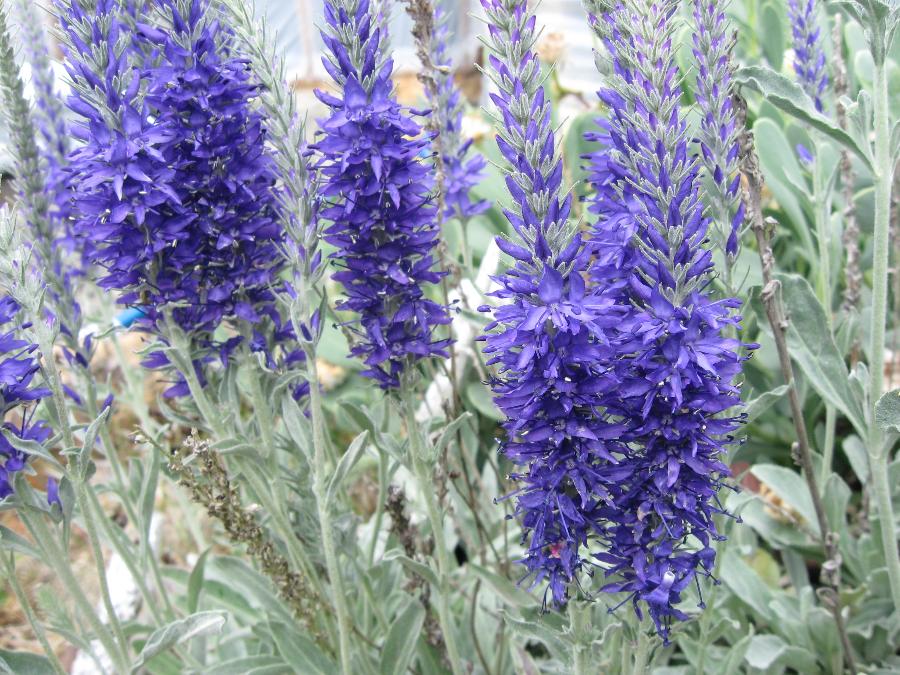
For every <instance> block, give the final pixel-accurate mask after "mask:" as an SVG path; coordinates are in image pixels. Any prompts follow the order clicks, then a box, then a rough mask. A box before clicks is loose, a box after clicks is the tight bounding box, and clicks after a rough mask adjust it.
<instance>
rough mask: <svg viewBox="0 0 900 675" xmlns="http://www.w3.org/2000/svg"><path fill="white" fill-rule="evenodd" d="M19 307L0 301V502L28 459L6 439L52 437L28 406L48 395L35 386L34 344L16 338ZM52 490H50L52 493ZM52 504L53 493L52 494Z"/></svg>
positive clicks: (10, 490)
mask: <svg viewBox="0 0 900 675" xmlns="http://www.w3.org/2000/svg"><path fill="white" fill-rule="evenodd" d="M18 312H19V306H18V305H17V304H16V302H15V301H14V300H13V299H12V298H10V297H9V296H4V297H2V298H0V404H2V411H0V412H2V415H3V422H2V424H3V433H2V434H0V499H3V498H5V497H8V496H9V495H11V494H12V493H13V486H12V482H13V475H14V474H15V473H17V472H19V471H21V470H22V469H24V468H25V464H26V462H27V461H28V456H27V455H26V454H25V453H24V452H22V451H21V450H18V449H16V448H15V447H14V446H13V444H12V443H10V441H9V438H8V437H9V436H15V437H16V438H19V439H22V440H24V441H35V442H37V443H43V442H44V441H46V440H47V439H48V438H49V437H50V434H51V431H50V427H48V426H47V425H46V424H45V423H44V422H42V421H35V420H34V419H33V410H29V409H28V406H29V405H30V404H32V403H34V402H35V401H39V400H40V399H42V398H45V397H47V396H49V395H50V391H49V390H47V389H45V388H43V387H38V386H36V385H35V383H34V376H35V374H36V373H37V372H38V371H39V370H40V364H39V363H38V358H37V355H36V354H35V352H36V350H37V345H33V344H30V343H28V342H27V341H26V340H21V339H19V338H18V337H17V336H16V333H17V329H19V328H21V326H18V325H17V324H16V316H17V314H18ZM52 489H53V488H51V491H52ZM51 501H52V494H51Z"/></svg>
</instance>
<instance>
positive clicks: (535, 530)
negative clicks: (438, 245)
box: [482, 0, 627, 604]
mask: <svg viewBox="0 0 900 675" xmlns="http://www.w3.org/2000/svg"><path fill="white" fill-rule="evenodd" d="M482 6H483V7H484V9H485V12H486V14H487V18H488V24H489V31H490V40H489V42H488V45H489V47H490V48H491V51H492V52H493V53H492V55H491V57H490V67H491V69H492V71H493V73H492V75H493V77H494V79H495V81H496V82H497V83H498V92H497V93H496V94H493V95H492V98H493V101H494V103H495V104H496V106H497V108H498V110H499V113H500V116H501V118H502V119H503V121H504V126H503V127H502V128H501V129H500V130H499V133H498V137H497V142H498V145H499V147H500V151H501V152H502V154H503V157H504V158H505V159H506V161H507V163H508V166H507V173H508V175H507V178H506V184H507V186H508V188H509V190H510V194H511V195H512V198H513V203H514V204H513V206H511V207H510V209H508V210H507V211H506V215H507V218H508V219H509V222H510V223H511V224H512V226H513V228H514V229H515V231H516V233H517V240H518V241H516V242H514V241H512V240H507V239H503V238H500V239H498V240H497V243H498V245H499V246H500V248H501V249H502V250H503V251H504V252H506V253H507V254H508V255H509V256H511V257H512V258H513V260H514V265H513V267H512V268H510V269H508V270H507V271H506V272H505V273H504V274H502V275H500V276H499V277H497V278H496V281H497V283H498V284H499V285H500V290H498V291H496V292H495V293H493V295H494V297H496V298H497V300H498V306H497V307H495V308H490V307H484V308H482V309H483V311H493V322H492V323H491V324H489V325H488V327H487V329H486V330H487V333H486V335H485V336H484V337H483V338H482V340H484V341H485V343H486V346H485V349H484V351H485V353H487V354H489V355H491V358H490V361H489V364H491V365H495V366H497V374H496V376H495V377H494V378H493V379H492V381H491V382H490V384H491V387H492V389H493V391H494V395H495V401H496V403H497V405H498V406H499V408H500V410H501V411H502V412H503V413H504V415H505V416H506V422H505V424H504V428H505V429H506V439H505V440H504V441H503V443H502V451H503V452H504V453H505V454H506V456H507V457H508V458H509V459H510V460H511V461H513V462H514V463H515V464H516V465H517V466H518V467H520V472H519V473H516V474H514V475H513V476H512V477H513V478H514V479H515V480H517V481H518V482H519V483H520V488H519V489H518V490H517V492H516V493H514V495H515V496H516V497H517V501H516V513H517V515H518V516H519V517H521V519H522V523H523V526H524V529H525V533H524V541H523V543H525V544H526V546H527V549H526V554H525V558H524V560H522V561H521V562H522V563H523V564H524V566H525V567H526V569H527V570H528V575H529V576H532V577H533V580H534V584H538V583H541V582H545V581H546V582H547V584H548V586H547V588H548V589H549V591H550V593H551V595H552V599H553V601H554V602H555V603H557V604H559V603H563V602H565V601H566V599H567V598H568V593H569V590H568V586H569V585H570V583H571V582H573V581H576V580H577V578H578V575H579V572H580V571H581V570H582V569H583V568H585V567H588V568H590V567H591V566H592V565H593V564H594V563H593V562H592V560H591V557H590V552H589V551H588V552H587V554H586V553H585V547H586V546H587V545H588V538H589V537H591V536H592V535H594V533H595V532H596V531H597V528H598V526H599V524H600V523H601V522H603V521H604V520H605V519H606V518H608V517H610V516H611V515H612V514H611V513H610V510H609V508H608V506H607V504H609V503H610V502H611V500H612V499H613V495H612V494H611V493H610V490H611V489H613V490H614V489H615V487H614V486H615V484H616V483H617V482H618V481H619V480H622V479H624V478H626V477H627V472H626V473H623V472H622V469H621V468H620V467H619V466H618V464H617V461H618V460H617V456H619V455H621V454H622V453H623V452H624V451H625V448H624V447H623V446H622V444H621V443H620V442H619V441H618V440H617V439H618V437H619V436H620V434H621V433H622V431H623V428H622V427H621V426H620V425H619V424H616V423H612V422H609V421H607V420H606V419H604V418H603V417H602V416H601V415H600V414H598V409H599V407H600V406H602V405H603V401H604V399H605V397H607V396H609V394H610V392H611V391H612V390H613V389H614V388H615V387H616V385H617V382H616V380H615V378H614V376H613V375H612V373H611V371H610V370H609V364H610V361H611V358H612V357H614V356H615V350H614V349H613V348H612V347H611V345H610V342H609V339H608V335H607V333H608V332H612V330H613V327H615V326H616V325H617V324H618V323H619V320H620V318H621V313H620V312H617V311H616V307H615V306H614V304H613V301H612V300H611V299H610V298H607V297H606V296H604V295H603V294H602V293H600V292H595V291H592V290H591V289H588V288H586V285H585V280H584V276H585V275H586V273H587V270H588V267H589V265H590V263H591V257H592V248H591V247H589V246H585V245H584V242H583V241H582V239H581V235H580V234H579V233H578V232H577V230H576V229H575V228H573V227H572V226H571V224H570V223H569V215H570V209H571V196H570V195H567V196H566V197H564V198H562V197H561V183H562V164H561V161H560V159H559V157H558V156H556V154H555V150H556V146H555V137H554V133H553V126H552V121H551V110H550V102H549V101H548V100H547V99H546V98H545V93H544V89H543V87H542V86H541V78H540V63H539V62H538V58H537V55H536V54H535V53H534V52H533V51H530V50H531V49H532V47H533V44H534V40H535V34H536V33H535V17H534V14H533V13H532V12H531V11H530V10H528V9H527V7H526V4H525V3H522V2H518V1H516V0H482Z"/></svg>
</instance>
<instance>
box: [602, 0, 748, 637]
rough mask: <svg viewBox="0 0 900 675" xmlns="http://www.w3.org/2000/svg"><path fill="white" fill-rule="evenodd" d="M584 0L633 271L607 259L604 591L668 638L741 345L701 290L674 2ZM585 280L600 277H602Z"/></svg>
mask: <svg viewBox="0 0 900 675" xmlns="http://www.w3.org/2000/svg"><path fill="white" fill-rule="evenodd" d="M585 4H586V6H587V8H588V13H589V17H590V24H591V26H592V28H593V29H594V31H595V33H596V34H597V36H598V37H599V38H600V39H601V40H602V42H603V43H604V45H605V47H606V49H607V51H608V52H609V55H610V58H611V59H612V63H613V68H612V74H611V75H609V76H608V77H607V78H606V81H605V83H604V88H603V89H602V90H601V91H600V98H601V100H602V101H603V103H604V104H605V105H606V106H607V108H608V111H609V112H608V117H607V120H606V136H607V138H608V142H609V145H608V147H607V148H605V149H604V151H603V152H604V153H605V161H606V162H607V165H608V167H609V177H608V179H609V180H608V181H607V183H608V185H610V186H612V188H613V189H615V190H618V191H619V193H620V194H621V195H622V202H623V203H624V204H627V206H628V214H630V216H631V218H632V219H633V222H632V223H631V225H630V231H631V232H633V233H634V236H633V237H632V239H631V241H630V242H629V246H630V248H631V249H632V251H631V252H630V254H629V255H628V256H626V258H627V259H628V260H629V261H630V264H631V269H630V271H628V270H627V268H624V267H620V268H618V269H614V270H613V281H614V282H615V283H616V284H617V285H618V287H619V288H621V289H622V292H623V297H622V298H620V300H619V302H620V304H621V307H623V308H628V311H629V317H628V319H627V320H624V321H623V325H624V326H627V331H628V334H629V339H628V340H623V342H621V343H620V345H619V349H620V357H619V359H618V361H617V366H616V376H617V378H619V379H620V380H621V384H620V385H619V387H618V388H617V390H616V396H617V398H618V400H617V402H616V403H615V404H613V405H610V410H611V411H613V412H614V414H615V415H616V416H617V417H619V418H620V419H621V420H622V422H623V424H624V425H625V426H626V430H625V432H624V433H623V434H622V436H621V439H622V440H623V441H625V442H627V444H628V448H629V450H628V453H627V457H626V458H625V459H624V460H622V461H621V462H620V465H619V466H620V468H621V469H623V470H624V471H627V475H626V476H624V477H623V478H622V480H621V482H620V484H619V486H618V487H619V490H620V492H619V494H617V495H616V496H615V500H614V502H615V503H614V506H615V511H616V513H615V514H614V516H613V517H612V518H610V520H609V522H608V523H607V524H606V525H605V527H604V531H603V534H602V538H603V540H604V544H605V548H606V550H605V551H603V552H600V553H597V554H596V558H597V560H598V561H599V563H601V564H602V565H603V566H604V567H605V568H606V572H605V573H606V575H607V576H608V577H612V580H611V581H610V583H608V584H607V585H606V586H605V587H604V590H605V591H608V592H624V593H627V594H628V596H627V600H630V601H631V602H632V603H633V605H634V609H635V611H636V612H637V613H638V614H639V615H641V613H642V612H643V611H644V608H646V610H647V612H648V613H649V614H650V617H651V618H652V619H653V621H654V623H655V625H656V628H657V631H658V632H659V633H660V635H661V636H662V637H663V639H664V641H667V640H668V636H669V630H670V625H671V622H672V621H673V620H681V619H684V618H686V615H685V614H684V612H683V611H681V610H680V609H678V607H677V606H678V604H679V603H680V602H681V600H682V593H683V591H684V589H685V588H686V587H687V586H688V585H689V584H691V583H692V582H694V583H695V582H696V579H697V575H698V574H699V575H707V576H709V575H711V573H712V567H713V561H714V558H715V551H714V549H713V547H712V545H711V542H712V540H715V539H719V538H721V535H720V534H719V533H718V532H717V530H716V524H715V522H714V520H713V516H714V515H715V514H717V513H722V512H723V509H722V507H721V505H720V504H719V501H718V496H717V493H718V490H719V488H720V486H721V485H722V484H723V481H722V477H723V476H725V475H727V474H728V468H727V466H725V464H724V463H723V462H722V460H721V457H722V455H723V453H724V450H725V444H726V443H727V442H728V441H730V440H731V437H730V434H731V433H732V432H734V431H735V430H736V428H737V427H738V424H739V420H738V419H737V418H736V417H734V416H733V413H729V412H727V411H729V410H733V409H734V407H735V406H736V405H737V404H739V402H740V397H739V390H738V388H737V387H736V386H735V385H734V384H733V380H734V378H735V377H736V376H737V374H738V373H739V372H740V367H741V357H740V356H739V355H738V349H739V347H740V344H739V343H738V342H737V341H736V340H733V339H729V338H727V337H725V335H724V333H725V331H726V329H727V328H728V327H729V326H732V325H737V322H738V318H737V317H735V316H733V310H734V309H735V308H737V307H738V306H739V303H738V302H737V301H736V300H733V299H724V300H716V299H714V298H712V297H711V296H710V295H709V289H710V275H711V272H712V255H711V252H710V251H709V250H708V249H707V248H705V244H706V241H707V230H708V225H709V223H708V220H707V219H706V218H705V217H704V207H703V204H702V202H701V200H700V193H699V188H700V181H699V178H698V174H699V166H698V162H697V158H696V157H694V156H691V155H690V154H689V142H688V137H687V129H686V124H685V121H684V116H683V113H682V112H681V110H680V99H681V81H680V78H679V75H678V69H677V66H676V62H675V55H674V49H675V46H674V40H673V34H674V31H675V28H676V25H675V20H674V16H675V14H676V12H677V9H678V6H679V3H678V1H677V0H652V1H650V2H638V1H637V0H625V1H624V2H620V3H617V4H615V5H610V4H609V3H606V2H602V0H587V1H586V3H585ZM602 217H603V215H602V214H601V218H602ZM618 217H619V218H620V219H623V220H627V214H626V215H623V214H621V213H620V214H618ZM598 245H599V246H601V247H602V246H603V245H604V241H599V242H598ZM620 252H621V249H620V247H617V248H616V249H615V254H616V256H619V255H620ZM623 271H628V280H627V284H625V285H622V284H620V283H619V282H620V279H621V275H622V272H623ZM594 281H595V283H597V284H600V285H603V279H602V278H601V277H599V276H598V275H597V274H595V275H594ZM627 600H626V601H627ZM701 606H702V601H701Z"/></svg>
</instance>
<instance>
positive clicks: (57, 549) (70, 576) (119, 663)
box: [19, 509, 131, 673]
mask: <svg viewBox="0 0 900 675" xmlns="http://www.w3.org/2000/svg"><path fill="white" fill-rule="evenodd" d="M19 516H20V517H21V518H22V520H23V521H24V523H25V525H26V527H28V529H29V531H30V532H31V534H32V536H33V537H34V539H35V541H36V542H37V543H38V545H39V546H40V547H41V549H43V552H44V560H45V561H46V562H47V563H48V564H49V565H50V566H51V567H52V568H53V571H54V572H55V573H56V575H57V576H58V577H59V580H60V581H61V582H62V584H63V586H64V587H65V589H66V591H67V592H68V594H69V596H70V597H71V598H72V600H73V601H74V602H75V606H76V607H77V608H78V611H79V612H80V613H81V614H82V616H83V617H84V619H85V620H86V621H87V622H88V623H89V624H90V626H91V629H92V630H93V631H94V637H95V638H96V639H97V640H98V641H99V642H100V644H101V645H102V646H103V649H104V650H105V651H106V654H107V655H108V656H109V658H110V660H111V661H112V663H113V666H114V667H115V668H116V672H121V673H126V672H129V670H130V665H131V662H130V660H129V658H128V656H127V655H126V654H125V652H124V647H123V646H121V645H119V644H117V643H116V639H115V637H114V636H113V634H112V633H111V632H110V630H109V627H108V626H106V625H105V624H104V623H103V622H102V621H101V620H100V617H99V616H98V615H97V612H96V611H95V610H94V607H93V605H91V602H90V600H88V598H87V596H86V595H85V594H84V590H82V582H81V581H79V580H78V579H76V578H75V574H74V573H73V572H72V568H71V567H70V565H69V557H68V555H66V552H65V551H64V550H62V547H61V546H60V545H59V536H58V534H57V533H55V532H52V531H51V530H50V528H49V527H47V524H46V523H45V522H44V520H43V517H42V516H40V515H37V516H36V517H34V515H33V514H31V513H29V512H28V511H27V510H26V509H22V510H20V511H19ZM101 578H104V579H105V570H104V572H103V574H101Z"/></svg>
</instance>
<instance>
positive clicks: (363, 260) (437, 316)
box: [312, 0, 450, 389]
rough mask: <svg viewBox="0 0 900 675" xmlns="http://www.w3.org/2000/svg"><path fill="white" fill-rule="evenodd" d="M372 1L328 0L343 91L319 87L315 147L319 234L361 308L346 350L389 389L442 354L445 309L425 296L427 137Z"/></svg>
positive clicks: (431, 212) (429, 278) (431, 255)
mask: <svg viewBox="0 0 900 675" xmlns="http://www.w3.org/2000/svg"><path fill="white" fill-rule="evenodd" d="M376 10H377V7H374V6H373V5H372V4H371V3H370V2H369V0H326V2H325V25H324V27H323V29H322V38H323V40H324V41H325V45H326V47H327V49H328V51H327V53H326V54H325V56H324V57H323V59H322V61H323V63H324V65H325V69H326V70H327V71H328V73H329V74H330V75H331V77H332V79H333V80H334V81H335V83H336V84H337V85H338V87H339V88H340V90H341V93H340V94H339V95H338V96H334V95H332V94H328V93H325V92H321V91H317V92H316V94H317V96H318V97H319V99H320V100H321V101H322V102H323V103H324V104H325V105H327V106H328V108H329V110H330V113H329V116H328V117H327V118H326V119H324V120H322V121H321V132H320V138H319V139H318V141H317V142H316V143H315V144H314V145H313V146H312V149H313V150H315V151H317V152H318V153H320V155H321V159H320V161H319V163H318V168H319V170H320V173H321V176H322V181H323V184H322V186H321V189H320V196H321V198H322V200H323V205H322V209H321V211H320V216H321V217H322V218H323V219H324V220H325V221H330V222H331V225H329V226H328V227H327V228H326V229H325V239H326V241H328V242H329V243H330V244H332V245H334V246H335V247H337V251H336V252H335V254H334V255H333V260H334V261H335V263H336V264H337V265H338V266H340V267H341V268H342V269H341V270H340V271H339V272H337V273H336V274H335V275H334V279H335V280H336V281H339V282H340V283H341V284H342V285H343V286H344V291H345V294H346V297H345V298H344V299H343V300H342V301H341V302H340V303H339V304H338V309H340V310H344V311H349V312H352V313H354V314H355V315H357V317H358V319H357V320H356V321H354V322H353V324H352V331H353V332H354V334H355V335H356V336H357V338H358V340H357V343H356V344H355V345H354V346H353V348H352V354H353V355H354V356H356V357H359V358H361V359H362V360H363V361H364V363H365V365H366V369H365V370H364V371H363V373H364V374H365V375H368V376H369V377H372V378H373V379H375V380H376V381H377V382H378V383H379V384H380V385H381V387H382V388H385V389H389V388H395V387H398V386H399V385H400V376H401V374H402V373H403V372H404V371H406V370H408V369H409V368H410V367H411V366H412V365H413V364H415V363H416V362H417V361H419V360H420V359H424V358H427V357H429V356H433V355H441V356H447V351H446V350H447V346H448V345H449V340H446V339H440V338H438V337H436V336H435V331H436V330H437V328H438V327H439V326H442V325H445V324H448V323H449V322H450V317H449V314H448V311H447V308H446V307H444V306H442V305H440V304H438V303H436V302H433V301H432V300H430V299H429V298H428V297H427V296H426V295H425V290H426V288H427V287H428V286H430V285H433V284H437V283H438V282H439V281H440V279H441V277H442V273H441V272H437V271H435V269H434V267H435V246H436V244H437V238H438V228H437V223H436V214H435V208H434V206H433V205H432V204H431V194H430V191H431V188H432V182H431V179H430V178H429V173H430V167H429V166H428V165H427V164H426V163H424V162H423V161H421V159H420V154H421V153H422V151H423V150H424V149H426V148H427V146H428V139H427V138H425V137H423V136H422V134H421V129H420V128H419V126H418V125H417V124H416V123H415V122H414V121H413V120H412V119H411V117H410V116H409V115H408V114H407V112H406V111H405V110H404V109H403V108H402V107H401V106H400V104H399V103H398V102H397V100H396V98H395V97H394V95H393V84H392V82H391V73H392V71H393V61H392V60H391V59H390V58H389V55H388V53H387V48H386V44H385V35H384V32H383V28H381V27H380V26H381V22H380V20H379V19H378V16H377V15H376Z"/></svg>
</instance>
